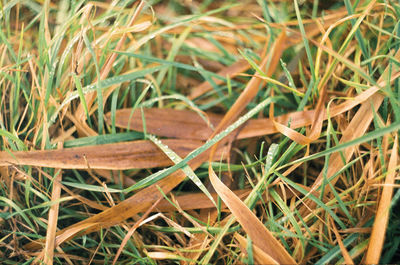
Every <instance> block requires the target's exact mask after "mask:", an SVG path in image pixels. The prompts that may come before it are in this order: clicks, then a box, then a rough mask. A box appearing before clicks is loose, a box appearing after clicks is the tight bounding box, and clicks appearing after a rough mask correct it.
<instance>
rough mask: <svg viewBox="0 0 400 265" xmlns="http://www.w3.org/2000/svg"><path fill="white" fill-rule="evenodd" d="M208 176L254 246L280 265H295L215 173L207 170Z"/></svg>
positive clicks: (283, 249) (276, 241)
mask: <svg viewBox="0 0 400 265" xmlns="http://www.w3.org/2000/svg"><path fill="white" fill-rule="evenodd" d="M209 175H210V180H211V183H212V184H213V187H214V189H215V191H216V192H217V193H218V195H219V196H220V197H221V199H222V200H223V201H224V202H225V204H226V205H227V206H228V207H229V209H230V210H231V212H232V214H233V215H234V216H235V218H236V219H237V220H238V221H239V223H240V225H241V226H242V227H243V229H244V230H245V231H246V233H247V234H248V235H249V236H250V238H251V240H252V241H253V243H254V245H255V246H257V247H259V248H260V249H261V250H262V251H263V252H265V253H266V254H268V255H269V256H271V257H272V258H273V259H274V260H276V261H277V262H279V263H280V264H296V261H295V260H294V259H293V258H292V257H291V256H290V255H289V253H288V252H287V251H286V249H285V248H284V247H283V246H282V244H281V243H280V242H279V241H278V240H277V239H276V238H275V237H274V236H273V235H272V233H271V232H269V231H268V229H267V228H266V227H265V226H264V224H263V223H262V222H261V221H260V220H258V218H257V216H255V215H254V213H253V212H252V211H251V210H250V209H249V208H248V207H247V205H246V204H244V203H243V202H242V201H241V200H240V199H239V198H238V197H237V196H236V195H235V194H234V193H233V192H232V191H231V190H230V189H229V188H228V187H226V186H225V185H224V184H223V183H222V182H221V181H220V180H219V178H218V177H217V175H216V174H215V172H214V171H212V170H209ZM264 262H265V261H264Z"/></svg>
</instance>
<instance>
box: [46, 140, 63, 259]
mask: <svg viewBox="0 0 400 265" xmlns="http://www.w3.org/2000/svg"><path fill="white" fill-rule="evenodd" d="M58 149H62V143H59V144H58ZM61 180H62V172H61V170H58V171H56V173H55V176H54V181H53V191H52V194H51V201H53V202H56V201H58V199H60V195H61V184H60V182H61ZM59 206H60V204H59V203H58V202H57V203H55V204H53V205H52V206H51V207H50V210H49V219H48V223H47V233H46V245H45V247H44V260H43V262H44V263H45V264H46V265H51V264H53V257H54V244H55V241H56V240H55V239H56V231H57V223H58V222H57V221H58V208H59Z"/></svg>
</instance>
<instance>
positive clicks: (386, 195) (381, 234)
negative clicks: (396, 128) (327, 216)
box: [365, 134, 399, 264]
mask: <svg viewBox="0 0 400 265" xmlns="http://www.w3.org/2000/svg"><path fill="white" fill-rule="evenodd" d="M398 152H399V148H398V137H397V134H396V137H395V139H394V144H393V148H392V152H391V154H390V160H389V166H388V171H387V175H386V178H385V185H384V186H383V190H382V195H381V198H380V200H379V206H378V210H377V212H376V215H375V222H374V225H373V227H372V232H371V237H370V239H369V245H368V250H367V254H366V256H365V263H366V264H378V263H379V259H380V257H381V252H382V248H383V243H384V241H385V234H386V228H387V225H388V219H389V214H390V211H389V210H390V204H391V202H392V195H393V185H394V182H395V177H396V172H397V167H398Z"/></svg>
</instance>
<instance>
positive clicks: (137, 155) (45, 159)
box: [0, 139, 222, 170]
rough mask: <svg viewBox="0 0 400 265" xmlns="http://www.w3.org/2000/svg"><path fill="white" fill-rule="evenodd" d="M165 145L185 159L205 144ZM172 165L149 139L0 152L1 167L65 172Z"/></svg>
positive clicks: (169, 142)
mask: <svg viewBox="0 0 400 265" xmlns="http://www.w3.org/2000/svg"><path fill="white" fill-rule="evenodd" d="M163 142H164V143H165V144H167V145H168V146H169V147H170V148H171V149H172V150H174V151H175V152H176V153H177V154H179V156H181V157H185V156H186V155H187V154H189V153H190V152H191V151H193V150H194V149H196V148H198V147H200V146H202V145H203V144H204V142H203V141H196V140H179V139H167V140H164V141H163ZM221 151H222V150H221ZM220 154H222V153H220ZM172 164H173V163H172V161H171V160H170V159H169V158H168V157H167V156H166V155H165V154H164V153H163V152H162V151H161V150H160V149H159V148H158V147H157V146H155V145H154V144H153V143H152V142H151V141H147V140H139V141H133V142H122V143H114V144H104V145H96V146H84V147H75V148H68V149H62V150H43V151H18V152H13V153H10V152H7V151H2V152H0V166H11V165H30V166H40V167H52V168H63V169H88V168H92V169H116V170H117V169H119V170H122V169H131V168H153V167H162V166H169V165H172Z"/></svg>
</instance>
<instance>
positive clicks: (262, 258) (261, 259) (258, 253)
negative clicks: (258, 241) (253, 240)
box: [234, 233, 279, 264]
mask: <svg viewBox="0 0 400 265" xmlns="http://www.w3.org/2000/svg"><path fill="white" fill-rule="evenodd" d="M234 237H235V239H236V240H237V241H238V242H239V244H240V246H241V248H242V249H247V245H248V244H247V240H246V239H245V238H244V237H242V236H241V235H239V234H238V233H235V235H234ZM252 248H253V257H254V261H255V262H257V264H279V263H278V262H277V261H276V260H274V259H273V258H272V257H271V256H270V255H268V254H267V253H265V252H264V251H262V250H261V249H260V248H259V247H257V246H255V245H253V246H252Z"/></svg>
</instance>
